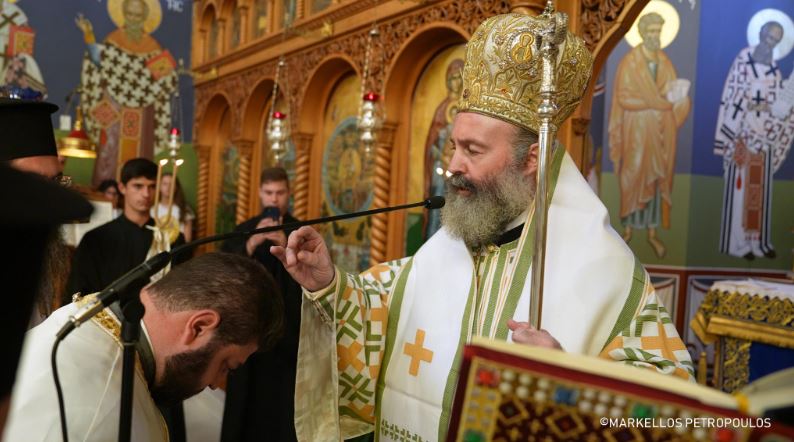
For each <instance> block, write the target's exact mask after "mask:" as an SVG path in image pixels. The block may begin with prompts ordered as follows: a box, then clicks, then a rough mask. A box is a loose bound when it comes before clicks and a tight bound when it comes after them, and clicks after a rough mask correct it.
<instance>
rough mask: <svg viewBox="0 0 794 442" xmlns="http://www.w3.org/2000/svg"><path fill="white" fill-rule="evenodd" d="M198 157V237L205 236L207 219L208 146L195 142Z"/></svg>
mask: <svg viewBox="0 0 794 442" xmlns="http://www.w3.org/2000/svg"><path fill="white" fill-rule="evenodd" d="M194 147H195V150H196V156H197V157H198V186H197V187H198V188H197V189H196V206H197V207H196V212H197V218H196V235H197V236H198V238H203V237H205V236H207V223H208V221H209V210H208V209H209V189H210V152H211V150H212V149H211V148H210V146H205V145H201V144H196V145H195V146H194Z"/></svg>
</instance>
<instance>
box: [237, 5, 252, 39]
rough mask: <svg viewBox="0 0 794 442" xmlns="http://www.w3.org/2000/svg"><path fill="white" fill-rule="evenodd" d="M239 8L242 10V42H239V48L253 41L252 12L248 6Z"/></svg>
mask: <svg viewBox="0 0 794 442" xmlns="http://www.w3.org/2000/svg"><path fill="white" fill-rule="evenodd" d="M238 8H239V9H240V41H238V42H237V46H242V45H244V44H245V43H248V42H249V41H250V40H251V29H250V27H251V26H250V24H251V15H250V13H251V11H249V8H248V5H240V6H238Z"/></svg>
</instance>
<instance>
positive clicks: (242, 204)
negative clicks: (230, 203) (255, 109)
mask: <svg viewBox="0 0 794 442" xmlns="http://www.w3.org/2000/svg"><path fill="white" fill-rule="evenodd" d="M232 144H233V145H234V146H235V147H237V155H238V158H239V161H240V163H239V169H238V175H237V209H236V210H235V216H234V218H235V222H236V223H237V224H240V223H241V222H243V221H245V220H246V219H248V218H249V213H248V207H249V206H250V204H251V157H252V156H253V153H254V142H253V140H247V139H237V140H234V141H232Z"/></svg>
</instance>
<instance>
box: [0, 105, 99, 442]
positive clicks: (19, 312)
mask: <svg viewBox="0 0 794 442" xmlns="http://www.w3.org/2000/svg"><path fill="white" fill-rule="evenodd" d="M57 109H58V107H57V106H55V105H54V104H50V103H44V102H40V101H28V100H26V101H23V100H19V99H10V98H0V189H3V191H2V192H0V207H2V208H3V210H0V231H2V232H3V235H4V241H3V251H4V252H5V254H6V255H7V256H8V257H9V259H7V260H6V261H5V263H4V264H3V265H2V266H0V279H2V281H3V284H4V290H5V291H6V293H8V295H9V296H6V297H5V298H4V304H3V309H1V310H0V334H2V336H3V341H2V345H0V359H2V360H3V363H2V364H0V434H1V433H2V429H3V426H4V424H5V418H6V413H7V412H8V406H9V399H10V393H11V389H12V387H13V385H14V379H15V377H16V370H17V361H18V360H19V355H20V351H21V349H22V342H23V338H24V333H25V330H27V328H28V324H29V319H30V317H31V310H32V308H33V305H34V302H35V301H36V297H37V296H41V293H40V292H41V291H42V286H43V285H46V284H43V283H44V282H45V280H47V279H49V278H50V276H51V275H49V272H48V271H47V268H48V267H50V266H49V264H50V263H49V262H48V261H49V260H50V259H51V258H52V256H51V253H50V252H51V251H52V250H53V245H54V244H53V243H56V242H57V241H56V238H57V232H58V225H59V224H61V223H64V222H69V221H71V220H75V219H81V218H86V217H88V216H89V215H90V214H91V211H92V210H93V209H92V207H91V204H89V203H88V201H86V200H85V199H83V198H82V197H81V196H80V195H78V194H76V193H74V192H71V191H69V190H66V189H64V188H62V187H61V186H59V185H58V184H57V183H58V182H62V181H63V180H62V178H61V177H62V174H61V167H60V164H59V163H58V153H57V149H56V145H55V137H54V133H53V129H52V121H51V120H50V114H51V113H53V112H55V111H56V110H57ZM53 180H54V181H53ZM57 245H63V244H60V243H59V244H56V246H57ZM51 296H52V294H50V296H48V297H46V300H47V301H49V300H51Z"/></svg>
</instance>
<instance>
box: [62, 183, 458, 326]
mask: <svg viewBox="0 0 794 442" xmlns="http://www.w3.org/2000/svg"><path fill="white" fill-rule="evenodd" d="M444 203H445V200H444V197H443V196H431V197H430V198H427V199H425V200H424V201H419V202H416V203H411V204H403V205H400V206H392V207H382V208H380V209H372V210H365V211H362V212H353V213H345V214H342V215H335V216H327V217H324V218H317V219H311V220H306V221H297V222H294V223H287V224H279V225H277V226H270V227H261V228H258V229H254V230H248V231H245V232H231V233H224V234H220V235H212V236H208V237H206V238H201V239H197V240H195V241H191V242H189V243H187V244H182V245H181V246H179V247H175V248H174V249H173V250H171V251H170V252H160V253H158V254H157V255H155V256H153V257H151V258H149V259H147V260H146V261H144V262H143V263H142V264H139V265H138V266H137V267H135V268H133V269H132V270H130V271H129V272H127V273H125V274H124V275H123V276H121V277H120V278H118V279H117V280H115V281H113V282H112V283H110V285H109V286H107V287H106V288H105V289H104V290H102V291H101V292H99V294H98V295H97V296H96V297H95V298H94V299H92V300H91V301H90V302H89V303H88V304H87V305H86V306H85V307H83V308H81V309H80V310H79V311H77V312H76V313H75V314H74V315H72V316H70V317H69V322H67V323H66V324H64V326H63V327H61V329H60V330H59V331H58V333H57V334H56V336H57V339H58V340H62V339H63V338H65V337H66V335H68V334H69V333H71V332H72V331H73V330H74V329H75V328H77V327H79V326H80V325H81V324H83V323H84V322H86V321H88V320H90V319H91V318H92V317H94V316H95V315H96V314H97V313H99V312H101V311H102V310H104V309H105V308H106V307H107V306H109V305H110V304H113V303H114V302H116V301H117V300H119V298H120V297H121V295H122V293H124V291H125V290H126V289H127V288H128V287H129V286H130V285H131V284H133V283H135V282H138V281H140V280H148V278H150V277H151V276H152V275H154V274H155V273H157V272H159V271H160V270H162V269H163V268H164V267H165V266H167V265H168V263H169V262H171V258H173V257H174V256H177V255H179V254H180V253H182V252H183V251H185V250H189V249H192V248H194V247H197V246H200V245H202V244H207V243H211V242H216V241H223V240H226V239H229V238H238V237H245V236H251V235H255V234H257V233H267V232H275V231H277V230H295V229H297V228H299V227H303V226H309V225H312V224H322V223H328V222H332V221H339V220H343V219H350V218H358V217H362V216H369V215H375V214H378V213H383V212H391V211H395V210H403V209H410V208H413V207H420V206H422V207H424V208H426V209H428V210H435V209H440V208H442V207H444Z"/></svg>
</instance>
